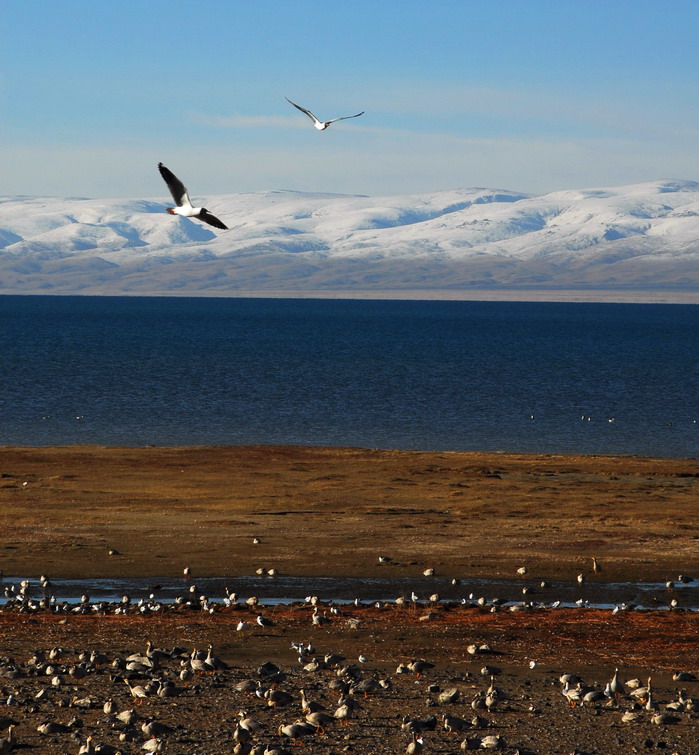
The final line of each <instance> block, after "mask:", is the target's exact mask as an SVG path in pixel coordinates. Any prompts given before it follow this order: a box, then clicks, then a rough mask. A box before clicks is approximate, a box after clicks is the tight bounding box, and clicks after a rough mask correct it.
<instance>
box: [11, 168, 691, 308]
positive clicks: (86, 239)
mask: <svg viewBox="0 0 699 755" xmlns="http://www.w3.org/2000/svg"><path fill="white" fill-rule="evenodd" d="M198 200H199V198H197V201H198ZM202 202H203V204H204V205H205V206H206V207H208V209H209V210H210V211H211V212H213V213H214V214H215V215H217V216H218V217H220V218H221V219H222V220H223V221H224V222H225V223H226V224H227V225H228V226H229V229H230V230H228V231H220V232H219V231H214V230H212V229H210V228H209V227H208V226H205V225H202V224H200V223H198V222H196V221H190V220H187V219H184V218H179V217H172V216H170V215H168V214H167V213H165V211H164V210H165V207H166V206H168V204H169V202H167V201H162V202H161V201H156V200H133V201H128V200H97V199H58V198H39V197H6V198H0V281H1V282H0V290H2V291H4V292H9V291H18V292H21V291H33V290H42V291H53V292H56V293H69V292H71V291H83V292H95V293H97V292H101V293H119V292H127V291H133V292H139V293H141V292H142V293H146V292H148V291H153V292H168V291H180V292H182V293H196V292H204V291H207V292H220V293H225V292H226V290H238V291H240V290H245V289H250V290H264V289H269V290H272V289H294V288H298V289H303V288H307V289H323V288H347V289H354V288H363V289H368V288H382V289H391V288H396V289H402V288H409V287H414V288H420V287H426V288H466V287H478V286H491V287H492V286H498V285H500V286H535V285H536V286H542V285H544V286H554V287H555V286H559V287H565V286H568V287H570V286H593V285H594V286H603V287H604V286H608V287H619V286H622V287H623V286H653V285H666V286H683V287H689V288H692V287H699V265H697V263H698V262H699V183H696V182H692V181H669V180H668V181H661V180H658V181H649V182H645V183H641V184H633V185H630V186H620V187H613V188H601V189H590V190H570V191H557V192H552V193H550V194H544V195H540V196H531V195H527V194H521V193H516V192H511V191H496V190H491V189H459V190H453V191H441V192H432V193H425V194H413V195H404V196H394V197H366V196H346V195H333V194H310V193H301V192H293V191H268V192H259V193H250V194H230V195H218V196H211V197H205V198H204V199H203V200H202ZM59 260H60V264H58V262H57V261H59Z"/></svg>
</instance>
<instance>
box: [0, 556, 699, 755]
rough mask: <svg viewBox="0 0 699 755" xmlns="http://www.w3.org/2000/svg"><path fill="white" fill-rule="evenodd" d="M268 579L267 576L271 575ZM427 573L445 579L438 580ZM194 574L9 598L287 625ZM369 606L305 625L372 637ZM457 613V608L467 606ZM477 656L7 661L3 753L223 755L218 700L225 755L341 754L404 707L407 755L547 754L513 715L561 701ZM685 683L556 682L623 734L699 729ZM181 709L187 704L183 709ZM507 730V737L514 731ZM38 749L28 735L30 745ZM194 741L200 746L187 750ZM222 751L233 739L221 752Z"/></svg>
mask: <svg viewBox="0 0 699 755" xmlns="http://www.w3.org/2000/svg"><path fill="white" fill-rule="evenodd" d="M390 561H391V558H390V557H388V556H381V557H379V562H380V563H388V562H390ZM601 569H602V566H601V564H600V563H599V561H598V560H597V559H596V558H595V559H593V562H592V571H593V573H599V572H600V571H601ZM262 571H263V573H264V574H268V570H266V569H264V570H262ZM426 571H428V572H430V574H431V575H432V576H433V575H434V570H432V569H430V570H426ZM515 572H516V574H517V576H518V577H525V576H527V574H528V573H529V569H528V568H527V567H526V566H520V567H518V568H517V569H516V570H515ZM183 577H184V582H185V585H186V586H187V593H188V594H187V595H185V596H182V598H181V599H178V600H175V601H173V602H172V603H171V604H168V605H166V604H163V603H159V602H158V601H156V600H155V598H154V596H151V598H150V599H148V600H146V601H134V600H131V598H130V597H129V596H127V595H125V596H124V597H123V598H122V599H121V600H120V601H117V602H113V603H107V602H104V601H91V600H90V598H89V596H88V595H83V596H82V598H81V599H80V600H79V602H77V603H71V602H68V601H58V600H56V599H55V597H54V596H53V594H52V590H53V588H52V584H51V581H50V579H49V578H48V577H47V576H46V575H43V576H42V577H41V578H40V581H39V585H40V591H41V592H42V593H43V596H44V597H38V596H34V595H33V593H34V592H36V585H33V584H32V583H31V582H30V581H29V580H22V581H21V582H20V583H19V587H18V588H16V586H15V585H7V586H6V587H5V591H6V593H5V594H6V596H7V601H6V603H5V605H4V606H3V607H2V609H1V610H3V611H6V612H18V613H29V614H31V613H37V612H41V611H42V610H43V611H49V612H53V613H57V614H64V613H65V614H83V615H84V614H87V615H95V614H97V615H132V616H156V615H157V614H158V613H164V612H168V611H175V612H192V611H193V612H198V613H200V614H209V615H213V614H218V613H228V614H230V613H231V612H237V613H238V615H239V616H240V617H241V618H240V620H239V621H238V622H237V624H236V623H235V622H233V623H231V624H230V626H231V631H232V632H246V634H248V635H249V639H246V640H245V641H243V646H245V645H246V644H247V642H255V640H256V637H260V636H268V635H265V632H267V631H268V630H269V628H270V627H275V626H276V625H277V624H278V623H279V620H277V621H275V618H274V612H273V611H271V612H269V613H264V612H263V605H262V602H261V601H260V599H259V598H257V597H254V596H252V597H250V598H247V599H239V597H238V595H237V594H236V593H235V592H232V591H231V590H226V595H225V598H223V599H222V600H221V601H214V600H210V599H209V598H207V597H205V596H203V595H200V594H199V592H198V590H197V588H196V585H194V584H191V580H192V577H193V575H192V569H191V568H190V567H186V568H185V569H184V571H183ZM678 581H681V582H684V583H685V584H686V583H689V582H691V581H692V578H691V577H688V576H686V575H680V576H679V577H678ZM578 582H580V580H578ZM670 586H674V583H673V582H668V590H669V589H670ZM471 598H473V596H471ZM439 602H440V598H439V595H437V594H434V595H431V596H430V597H429V598H427V599H424V600H419V599H418V597H417V596H416V595H415V593H414V592H413V593H412V595H411V596H410V598H409V599H407V598H405V597H403V596H401V597H399V598H398V599H396V600H395V602H393V604H392V605H393V607H394V608H395V609H396V610H402V611H405V610H409V609H410V608H411V607H413V608H416V609H417V608H419V609H423V610H424V609H427V610H428V613H425V614H424V615H422V616H420V617H419V620H423V619H424V620H429V619H430V618H433V615H432V614H431V612H430V611H429V609H430V608H434V607H435V605H436V604H437V603H439ZM366 605H367V604H366V603H363V602H362V601H360V600H359V599H357V600H355V602H354V604H352V603H350V604H348V605H342V606H341V605H338V604H336V603H334V602H333V601H330V602H325V603H324V602H323V601H321V600H320V599H319V598H318V597H317V596H313V595H309V596H307V597H306V598H305V600H303V601H298V603H297V604H296V606H295V610H297V611H299V612H300V613H299V616H303V617H307V621H308V627H309V631H310V632H313V633H314V636H315V638H316V641H317V640H318V639H319V638H321V637H323V633H322V630H318V629H315V627H328V626H330V625H333V627H334V628H335V629H340V630H342V629H346V630H357V629H359V628H360V625H361V624H362V621H363V619H362V618H359V617H358V615H361V614H359V612H357V611H354V610H353V609H354V608H360V607H365V606H366ZM368 605H369V606H371V605H375V607H377V608H381V609H388V608H390V607H391V604H388V603H385V602H377V603H376V604H372V603H371V602H369V604H368ZM517 605H519V610H521V607H522V606H521V605H520V604H516V605H513V606H511V607H510V609H511V610H513V609H514V608H515V607H517ZM479 606H480V607H481V608H487V609H488V610H491V611H496V610H500V608H502V603H501V602H498V601H485V600H483V601H481V600H469V608H470V607H479ZM540 607H541V608H550V607H555V605H554V606H540ZM452 608H458V604H455V605H454V606H452ZM195 615H196V614H195ZM204 626H206V625H204ZM275 632H276V633H281V634H285V633H286V628H285V627H284V626H280V627H278V629H277V630H275ZM332 636H333V635H326V637H328V638H329V637H332ZM464 645H465V650H466V652H467V653H468V655H469V656H471V657H472V658H473V660H474V661H475V662H477V663H478V665H480V663H481V662H482V661H481V658H483V659H485V660H486V662H485V663H483V665H482V668H481V669H480V672H479V673H478V674H475V673H474V674H470V673H468V672H467V673H466V675H465V678H464V677H461V678H460V679H455V678H454V677H453V675H446V674H439V672H438V669H436V665H437V664H435V663H433V662H431V661H429V660H426V659H424V658H411V659H406V660H402V661H400V662H399V663H398V666H397V667H396V668H395V671H394V672H392V673H390V672H386V670H385V668H386V661H389V662H390V660H391V659H383V663H382V664H381V666H376V665H373V664H372V661H371V659H370V658H368V657H366V656H365V655H363V654H360V655H359V656H358V657H357V659H356V661H353V660H348V658H346V657H345V656H344V655H342V654H340V653H337V652H328V651H326V652H319V651H317V650H316V647H315V643H314V642H292V643H291V653H292V654H293V656H295V662H294V661H293V660H290V661H289V663H288V665H286V666H280V665H278V663H275V662H272V661H267V662H265V663H263V664H262V665H261V666H259V667H258V668H257V669H256V671H255V672H254V674H250V671H249V669H248V670H243V669H241V668H238V667H232V666H230V665H229V664H228V663H227V662H225V661H224V660H222V659H221V658H220V657H219V656H218V655H217V654H216V653H215V652H214V647H213V645H212V644H208V646H207V647H206V649H202V648H201V647H194V648H191V649H190V648H185V647H175V648H167V649H166V648H156V647H155V646H154V645H153V644H152V642H150V641H148V642H147V643H146V646H145V650H144V651H141V652H135V653H129V654H125V653H123V652H122V653H116V652H113V653H109V652H105V651H104V650H97V649H95V648H90V647H87V648H80V649H73V650H66V649H64V648H61V647H53V648H51V649H48V650H47V649H39V650H36V651H35V652H34V653H33V655H32V656H31V657H30V658H28V659H27V660H25V661H18V660H17V659H14V658H10V657H0V706H6V710H7V712H8V715H3V714H1V713H0V731H4V732H5V734H4V736H1V737H0V755H7V754H8V753H11V752H15V751H17V750H19V749H20V748H21V747H22V746H27V747H34V746H35V745H34V744H30V743H28V742H27V741H25V742H24V744H23V742H22V741H21V737H20V736H19V735H18V732H17V729H18V728H19V729H20V731H21V732H22V733H25V732H26V731H27V728H28V727H29V726H33V727H34V729H35V731H36V734H35V735H33V736H34V737H35V738H36V737H37V736H38V737H39V738H41V740H42V741H45V742H49V741H51V742H53V743H58V742H63V743H65V745H66V746H67V747H73V750H72V751H73V752H77V753H78V755H93V754H96V753H103V754H104V755H116V754H117V753H134V752H153V753H157V752H171V753H175V752H179V753H182V752H189V753H194V752H196V753H209V752H213V750H209V749H207V748H208V747H213V745H210V744H207V742H208V741H209V740H208V739H207V736H208V735H207V734H206V733H205V734H202V733H201V731H200V730H199V729H190V728H188V726H187V722H186V719H187V715H188V713H190V712H193V711H195V710H196V708H197V706H199V705H200V703H201V702H202V701H203V700H205V699H207V698H206V696H207V695H225V697H226V700H227V704H228V705H229V706H234V709H236V710H239V713H238V714H237V717H235V718H232V719H230V720H227V721H223V722H220V723H219V722H217V723H216V724H215V726H214V728H215V730H216V732H217V736H218V737H219V738H220V737H221V736H223V737H224V738H226V737H227V738H228V740H227V746H228V749H226V750H225V751H226V752H233V753H234V755H289V753H290V752H291V750H290V749H289V748H292V749H294V748H296V747H301V746H302V744H304V743H306V744H307V743H309V742H311V743H313V742H317V743H318V747H320V743H323V747H322V749H323V751H327V747H326V745H328V743H329V742H330V743H332V744H333V745H337V744H338V743H340V742H345V741H349V742H352V741H355V740H359V739H365V738H367V737H371V736H378V735H377V734H376V729H377V727H381V726H392V725H393V724H391V723H390V719H386V717H385V716H383V717H381V718H376V714H374V713H373V712H372V700H373V699H376V698H382V699H383V702H386V701H391V704H392V705H393V706H394V709H400V707H403V713H402V714H401V715H400V716H397V718H396V724H395V725H396V726H398V725H399V726H400V732H401V734H400V735H399V736H401V737H403V743H402V744H401V749H402V748H404V752H405V753H406V754H407V755H418V754H419V753H423V752H424V753H425V755H426V753H428V752H429V750H430V749H431V747H430V746H431V744H432V743H434V744H435V747H436V751H442V752H443V751H444V750H443V749H441V747H442V745H443V743H444V741H445V740H444V739H442V737H444V736H446V737H448V740H449V741H452V740H453V735H456V736H457V737H459V742H458V747H459V749H460V750H461V751H469V750H481V749H496V750H505V751H507V752H510V753H512V752H515V753H519V754H520V755H525V754H526V753H529V754H530V755H531V753H532V752H535V751H531V750H528V749H526V748H525V747H523V746H519V745H515V744H513V743H512V742H511V741H506V737H507V740H509V739H511V738H512V739H514V738H516V737H517V736H518V734H515V733H513V732H512V729H511V728H509V727H508V726H506V725H503V724H502V716H503V714H507V713H516V714H517V715H520V716H521V715H527V716H531V717H532V720H533V721H536V722H537V723H536V725H534V724H533V725H532V730H533V729H534V728H536V727H538V729H539V730H541V729H542V728H543V729H545V728H546V726H545V723H543V722H544V721H545V718H546V707H547V706H550V705H551V704H552V703H551V702H550V698H548V697H547V698H543V699H536V696H535V695H534V694H533V693H532V689H533V687H532V680H531V679H525V681H524V682H522V681H521V680H520V681H519V682H514V681H513V682H511V688H510V689H506V686H507V683H503V680H504V679H505V678H506V674H503V670H502V669H501V668H498V667H497V666H495V665H493V664H492V663H490V662H489V661H490V657H491V656H496V655H498V653H497V652H496V651H495V650H493V648H491V647H490V646H489V645H487V644H470V645H466V643H464ZM391 652H392V654H393V653H395V654H396V655H397V656H398V657H400V655H399V654H400V648H399V647H397V648H392V651H391ZM372 666H373V668H372ZM529 671H530V672H531V674H532V678H533V676H534V675H538V676H539V682H541V674H542V672H541V671H540V669H539V668H538V667H537V664H536V663H535V662H534V661H531V662H530V663H529ZM550 673H553V672H550ZM241 676H242V678H241ZM465 679H466V680H468V684H467V685H466V688H465V687H464V686H458V685H459V682H463V681H464V680H465ZM479 679H480V680H481V681H480V682H479V681H478V680H479ZM437 681H439V682H440V683H441V684H444V687H442V686H441V684H440V683H437ZM673 681H674V682H675V683H676V684H677V685H678V688H677V689H676V690H675V692H674V694H670V695H668V691H667V689H665V690H662V691H661V690H656V687H654V686H653V678H652V676H649V677H648V678H647V680H646V681H645V682H644V681H641V680H640V679H627V680H625V681H622V679H621V677H620V673H619V669H618V668H617V669H615V671H614V673H613V675H611V678H610V679H609V681H608V682H607V683H606V685H605V684H598V683H592V684H588V683H586V682H585V681H584V680H583V678H582V677H581V676H580V675H578V674H574V673H564V674H562V675H560V677H557V678H556V680H555V681H554V679H553V678H552V679H551V681H550V682H548V685H549V686H550V685H551V683H555V684H559V685H560V697H559V701H560V707H559V710H570V711H573V710H576V709H583V710H585V711H593V712H594V715H600V714H601V713H602V712H604V714H605V715H609V714H611V715H613V716H614V717H615V718H614V721H615V724H618V725H621V726H627V725H633V724H639V725H644V724H651V725H654V726H661V727H671V726H674V725H675V724H680V725H682V724H687V725H689V726H690V727H695V726H696V725H695V724H694V723H693V722H694V721H695V720H696V718H697V717H699V700H697V699H694V698H693V697H692V696H691V695H690V694H689V693H688V692H687V685H691V684H692V683H696V682H699V680H698V679H697V677H696V675H695V674H694V673H692V672H689V671H678V672H677V673H676V674H675V675H674V677H673ZM454 682H456V684H454ZM474 682H475V683H474ZM418 685H419V686H418ZM515 685H516V686H515ZM418 694H419V695H425V694H426V696H427V699H426V700H423V702H424V704H426V705H428V706H429V707H432V708H435V711H434V713H430V715H427V716H425V715H424V710H423V711H422V715H414V714H413V713H411V712H406V711H405V709H406V708H409V706H412V705H414V703H415V700H416V695H418ZM554 705H555V703H554ZM171 706H174V707H176V708H177V712H175V711H174V708H172V707H171ZM209 707H210V706H209ZM0 710H2V708H1V707H0ZM398 718H400V724H398V723H397V720H398ZM177 721H179V722H180V723H179V724H178V723H176V722H177ZM387 721H389V723H386V722H387ZM682 728H683V727H682V726H680V729H682ZM505 730H507V734H504V733H503V731H505ZM440 731H441V734H440ZM396 734H397V732H396ZM197 737H199V739H197ZM202 737H203V739H202ZM27 739H28V737H27V736H26V734H24V740H27ZM529 739H532V737H529V738H528V740H529ZM186 742H189V743H192V744H191V746H190V748H189V749H187V747H185V749H184V750H183V749H182V747H183V743H186ZM527 744H529V741H527ZM219 746H220V741H219V742H218V744H217V745H216V747H219ZM311 746H314V745H313V744H311ZM352 749H355V748H354V747H353V748H352ZM66 751H67V750H65V749H64V750H63V752H66ZM215 751H216V752H221V751H222V750H220V749H216V750H215ZM359 751H360V752H365V751H366V750H361V749H360V750H359ZM382 751H385V750H382ZM559 751H560V750H559ZM576 752H578V753H579V752H580V751H576ZM682 755H686V754H685V753H683V754H682Z"/></svg>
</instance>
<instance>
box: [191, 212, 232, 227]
mask: <svg viewBox="0 0 699 755" xmlns="http://www.w3.org/2000/svg"><path fill="white" fill-rule="evenodd" d="M197 217H198V218H199V220H203V221H204V222H205V223H208V224H209V225H212V226H214V228H220V229H221V230H223V231H227V230H228V226H227V225H224V224H223V223H222V222H221V221H220V220H219V219H218V218H217V217H216V216H215V215H212V214H211V213H210V212H209V211H208V210H207V209H206V207H203V208H202V210H201V212H200V213H199V215H198V216H197Z"/></svg>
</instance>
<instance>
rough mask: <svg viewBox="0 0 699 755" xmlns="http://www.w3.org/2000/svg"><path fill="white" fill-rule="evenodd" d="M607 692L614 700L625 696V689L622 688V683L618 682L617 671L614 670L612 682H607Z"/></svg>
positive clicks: (616, 669)
mask: <svg viewBox="0 0 699 755" xmlns="http://www.w3.org/2000/svg"><path fill="white" fill-rule="evenodd" d="M609 691H610V692H611V694H612V696H613V697H614V698H615V699H618V698H620V697H621V696H622V695H625V694H626V688H625V687H624V683H623V682H622V681H620V680H619V669H618V668H615V669H614V676H613V677H612V681H611V682H609Z"/></svg>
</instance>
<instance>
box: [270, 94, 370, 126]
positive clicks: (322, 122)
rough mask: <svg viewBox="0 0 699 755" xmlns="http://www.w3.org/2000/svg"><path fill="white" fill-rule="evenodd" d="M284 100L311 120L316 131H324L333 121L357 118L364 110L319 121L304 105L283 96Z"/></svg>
mask: <svg viewBox="0 0 699 755" xmlns="http://www.w3.org/2000/svg"><path fill="white" fill-rule="evenodd" d="M284 99H286V101H287V102H288V103H289V104H290V105H293V106H294V107H295V108H296V109H297V110H300V111H301V112H302V113H305V114H306V115H307V116H308V117H309V118H310V119H311V120H312V121H313V125H314V126H315V127H316V128H317V129H318V131H325V129H326V128H327V127H328V126H329V125H330V124H331V123H335V121H346V120H348V119H349V118H359V116H360V115H364V111H363V110H362V112H361V113H357V114H356V115H345V116H343V117H342V118H332V119H331V120H329V121H321V120H319V119H318V118H316V117H315V115H313V113H312V112H311V111H310V110H306V108H305V107H301V105H297V104H296V103H295V102H292V101H291V100H290V99H289V98H288V97H285V98H284Z"/></svg>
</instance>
